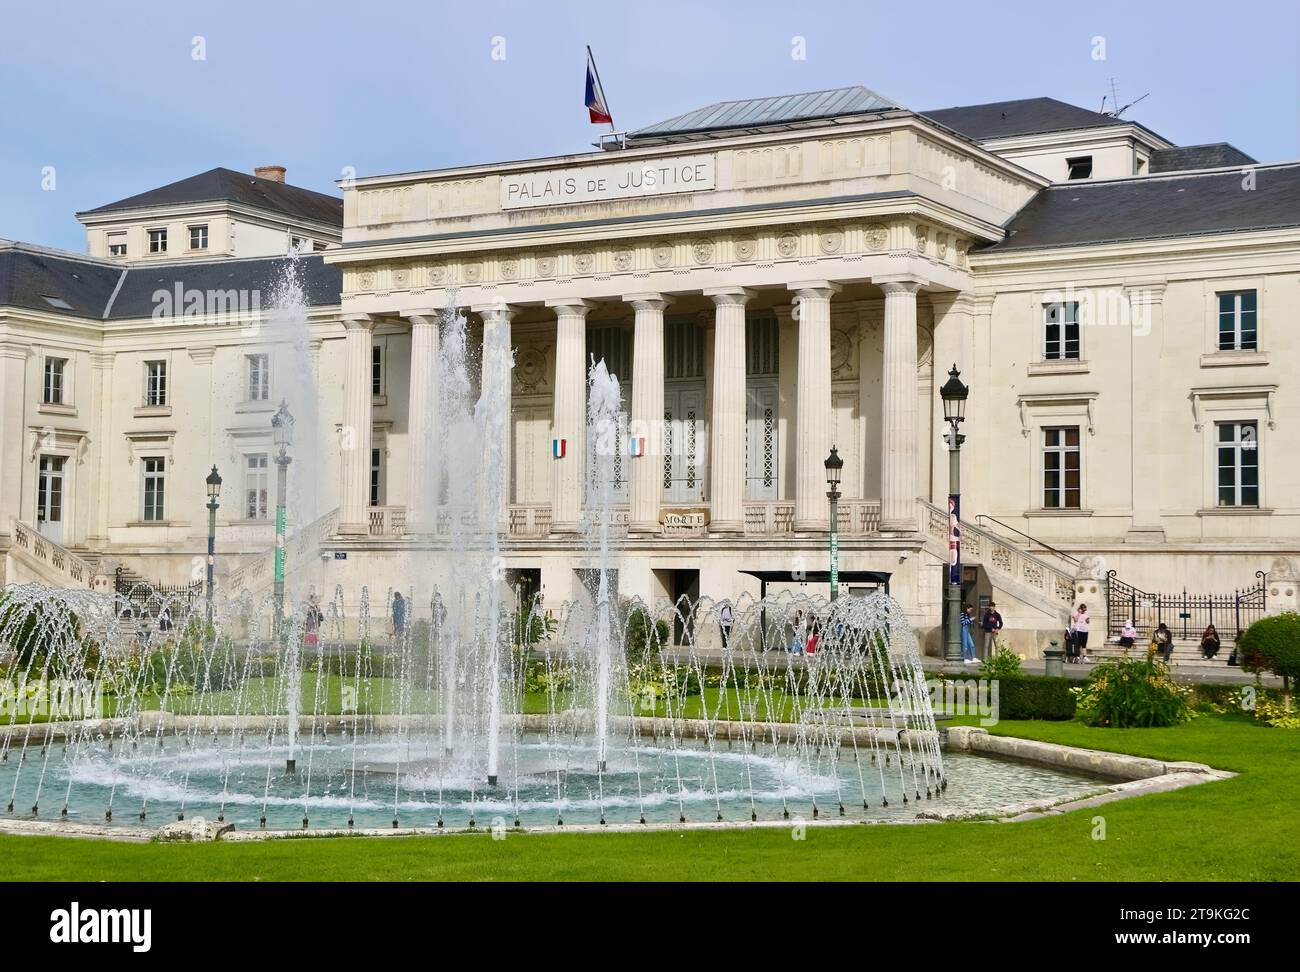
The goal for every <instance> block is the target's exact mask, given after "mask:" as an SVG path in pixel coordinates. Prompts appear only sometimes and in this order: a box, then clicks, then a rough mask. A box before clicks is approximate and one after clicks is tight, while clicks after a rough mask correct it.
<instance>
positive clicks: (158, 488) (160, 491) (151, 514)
mask: <svg viewBox="0 0 1300 972" xmlns="http://www.w3.org/2000/svg"><path fill="white" fill-rule="evenodd" d="M141 461H142V462H143V464H144V519H145V522H155V521H161V520H163V519H165V518H166V517H165V516H164V509H165V507H164V505H163V499H164V494H165V492H166V485H167V460H166V459H164V458H162V457H161V456H152V457H146V458H145V459H143V460H141Z"/></svg>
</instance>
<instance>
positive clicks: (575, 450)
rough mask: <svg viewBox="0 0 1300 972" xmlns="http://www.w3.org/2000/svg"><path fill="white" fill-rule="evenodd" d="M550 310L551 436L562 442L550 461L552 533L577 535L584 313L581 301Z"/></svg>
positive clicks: (584, 398)
mask: <svg viewBox="0 0 1300 972" xmlns="http://www.w3.org/2000/svg"><path fill="white" fill-rule="evenodd" d="M546 306H547V307H551V308H553V309H554V310H555V399H554V405H553V411H552V422H551V425H552V433H551V434H552V435H553V436H554V437H555V438H557V439H564V440H565V441H566V442H567V444H568V445H567V448H566V450H565V456H564V458H563V459H553V460H552V462H553V464H554V469H555V473H554V475H555V488H554V489H553V490H552V491H551V531H552V532H553V533H577V532H578V531H579V529H580V522H579V521H580V520H581V517H582V499H583V497H582V489H583V482H584V479H585V476H584V472H585V469H586V467H585V462H586V455H587V450H586V438H587V312H588V311H589V310H590V309H591V308H592V306H593V305H592V303H591V302H590V301H585V300H559V301H547V302H546Z"/></svg>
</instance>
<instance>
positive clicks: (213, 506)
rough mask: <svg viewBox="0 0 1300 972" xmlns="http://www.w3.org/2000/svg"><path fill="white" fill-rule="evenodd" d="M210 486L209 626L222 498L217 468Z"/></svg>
mask: <svg viewBox="0 0 1300 972" xmlns="http://www.w3.org/2000/svg"><path fill="white" fill-rule="evenodd" d="M204 482H206V483H207V485H208V590H207V606H208V624H211V623H212V572H213V568H214V566H215V565H216V560H217V558H216V552H217V507H218V506H219V505H220V504H219V503H218V502H217V500H218V498H219V497H220V496H221V473H219V472H217V467H216V466H213V467H212V472H210V473H208V478H207V479H206V480H204Z"/></svg>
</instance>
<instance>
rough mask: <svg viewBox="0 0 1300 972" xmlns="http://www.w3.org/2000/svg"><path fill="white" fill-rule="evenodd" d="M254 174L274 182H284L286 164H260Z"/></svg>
mask: <svg viewBox="0 0 1300 972" xmlns="http://www.w3.org/2000/svg"><path fill="white" fill-rule="evenodd" d="M253 175H255V176H257V177H258V178H259V179H270V180H271V181H272V182H279V183H283V182H284V166H282V165H259V166H258V167H257V168H256V169H254V170H253Z"/></svg>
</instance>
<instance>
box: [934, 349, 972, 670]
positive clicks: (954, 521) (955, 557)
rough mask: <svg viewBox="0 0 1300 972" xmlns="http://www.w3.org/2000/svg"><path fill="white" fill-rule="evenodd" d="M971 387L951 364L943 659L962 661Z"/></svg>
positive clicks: (946, 400) (946, 404)
mask: <svg viewBox="0 0 1300 972" xmlns="http://www.w3.org/2000/svg"><path fill="white" fill-rule="evenodd" d="M969 395H970V389H969V388H967V387H966V386H965V385H963V384H962V381H961V372H959V371H958V370H957V366H956V365H955V364H954V365H953V366H952V371H950V372H948V380H947V381H946V382H944V383H943V387H942V388H940V389H939V397H940V398H942V399H943V418H944V421H946V422H947V423H948V433H947V435H945V436H944V438H945V439H947V440H948V586H947V588H946V590H945V591H944V608H945V614H944V645H943V659H944V661H945V662H947V663H949V664H960V663H961V444H962V443H963V442H965V441H966V436H964V435H962V434H961V432H960V431H959V430H960V428H961V423H962V422H963V421H965V418H966V414H965V413H966V398H967V396H969Z"/></svg>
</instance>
